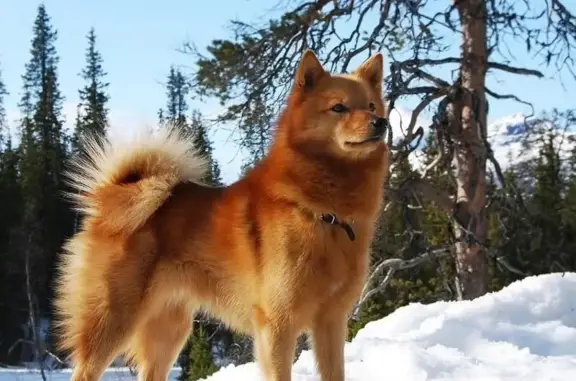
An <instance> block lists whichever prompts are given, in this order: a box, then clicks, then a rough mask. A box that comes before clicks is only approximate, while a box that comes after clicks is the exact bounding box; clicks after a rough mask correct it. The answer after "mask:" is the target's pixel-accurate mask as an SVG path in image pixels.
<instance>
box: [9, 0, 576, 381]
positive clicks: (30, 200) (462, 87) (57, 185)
mask: <svg viewBox="0 0 576 381" xmlns="http://www.w3.org/2000/svg"><path fill="white" fill-rule="evenodd" d="M450 3H451V5H447V6H446V9H445V10H443V11H437V10H435V12H434V13H430V12H429V11H428V8H427V6H428V5H427V2H424V1H423V2H414V1H395V2H392V1H389V0H359V1H356V2H350V1H339V2H333V1H327V0H314V1H306V2H304V1H296V2H293V3H290V4H287V5H286V7H290V8H286V9H285V13H284V14H283V15H282V16H281V17H280V18H278V19H273V20H271V21H270V22H269V23H267V24H264V25H250V24H249V23H242V22H235V23H233V27H234V28H235V30H234V35H235V38H234V39H231V40H214V41H213V42H212V43H211V44H210V46H208V48H207V52H208V53H207V55H206V54H201V53H200V51H198V50H196V49H195V48H193V46H188V47H187V52H188V53H189V54H190V56H191V58H192V59H193V60H194V62H195V64H196V65H195V67H196V70H195V71H194V72H192V73H184V72H182V71H181V70H179V69H177V68H176V67H171V68H168V75H167V82H166V88H165V91H166V98H167V100H166V105H165V107H163V108H161V109H160V110H159V113H158V119H159V122H164V121H174V122H178V123H179V125H180V126H181V127H182V128H187V129H193V130H195V131H197V132H199V133H198V135H197V141H196V144H197V145H198V147H200V149H201V150H202V152H204V153H205V154H206V155H208V156H209V157H211V155H212V147H211V142H210V139H209V138H208V133H207V128H206V124H205V123H204V119H203V117H202V114H201V113H200V112H199V111H198V110H191V109H189V105H188V101H189V100H190V99H191V97H192V96H205V97H215V98H217V99H219V100H220V101H221V102H222V103H223V104H224V105H226V110H225V112H224V113H223V114H222V115H220V117H219V119H218V121H219V122H222V123H235V124H236V125H237V126H238V127H239V130H240V132H241V140H240V141H239V144H240V145H241V146H242V147H243V148H244V149H246V150H247V152H249V159H248V161H247V162H246V163H245V168H249V167H250V166H251V165H253V164H254V163H255V162H257V161H258V160H259V159H260V158H261V157H262V156H263V155H264V154H265V152H266V147H267V144H268V142H269V139H270V131H271V127H272V126H273V123H274V121H275V115H276V113H277V112H278V110H279V108H280V107H281V106H282V102H281V100H282V99H283V97H284V96H285V94H286V91H287V89H288V86H287V84H289V82H290V76H291V75H292V69H293V67H294V65H295V63H296V62H297V59H298V57H299V55H300V53H301V51H302V50H303V49H304V48H307V47H309V48H312V49H314V50H315V51H316V52H317V53H318V55H319V57H320V58H321V59H322V61H323V62H324V64H325V65H326V66H327V68H329V69H332V70H342V71H346V70H349V69H350V68H349V67H348V66H349V64H350V61H351V59H352V58H354V57H355V56H359V55H361V54H370V53H372V52H374V51H383V52H386V53H388V55H389V56H390V57H393V60H392V62H390V63H388V64H387V74H388V75H387V77H386V83H385V85H386V95H387V98H388V99H387V100H388V102H389V104H390V110H393V108H394V106H395V105H396V103H400V102H402V101H403V100H404V99H407V98H409V97H417V99H418V100H419V101H420V103H419V104H418V107H416V109H415V110H414V113H413V119H412V120H410V121H408V123H405V124H407V126H408V127H407V131H406V132H407V133H406V136H405V137H404V138H403V139H400V140H398V139H396V140H394V139H393V137H392V136H390V137H389V138H390V140H389V142H390V146H391V147H392V148H393V149H392V154H391V159H392V167H391V170H392V172H391V173H392V175H391V176H390V178H389V179H388V181H387V183H386V184H384V185H383V186H385V187H386V195H385V200H383V201H384V202H383V203H384V208H383V210H382V214H381V217H380V219H379V221H378V228H377V233H376V236H375V238H374V241H373V244H372V263H373V269H374V270H375V272H374V273H373V277H371V279H370V282H369V284H368V285H367V287H366V292H365V293H364V294H363V297H362V300H361V303H360V304H359V308H358V309H357V310H356V311H355V313H354V314H353V315H352V316H351V319H350V333H349V336H350V338H352V337H353V336H354V335H355V333H356V332H357V331H358V329H360V328H361V327H363V326H364V325H365V324H366V323H367V322H369V321H372V320H375V319H378V318H381V317H384V316H386V315H387V314H389V313H391V312H393V311H394V310H395V309H397V308H398V307H400V306H403V305H406V304H407V303H411V302H422V303H430V302H434V301H438V300H460V299H470V298H474V297H477V296H480V295H483V294H484V293H486V292H490V291H494V290H498V289H500V288H502V287H503V286H505V285H507V284H509V283H510V282H512V281H514V280H517V279H520V278H522V277H525V276H528V275H533V274H542V273H548V272H554V271H574V270H576V149H574V148H572V149H571V150H566V147H575V146H576V144H574V142H572V143H571V144H572V145H570V142H569V140H570V139H573V136H572V135H571V134H570V131H573V129H574V126H575V125H576V111H575V110H556V109H554V110H547V111H546V112H542V113H540V114H538V115H535V116H533V117H532V118H530V119H528V120H527V121H526V123H525V125H524V126H523V128H524V132H523V133H522V139H523V141H524V142H525V149H526V150H531V151H533V152H535V154H534V155H533V157H532V158H530V159H528V160H524V161H522V162H518V161H512V162H511V165H509V166H507V167H506V168H505V169H504V170H502V169H501V168H500V166H499V164H498V163H497V161H496V160H495V158H494V154H493V152H492V151H491V146H490V144H489V142H488V140H489V138H490V137H489V136H486V133H487V116H488V112H489V107H488V106H489V100H490V101H494V102H497V101H500V100H502V99H517V100H519V101H521V100H520V99H518V98H517V97H516V96H515V95H508V94H498V93H496V92H494V91H492V90H490V89H489V88H487V87H486V78H485V76H486V73H487V72H488V71H489V70H499V71H501V72H504V73H508V74H510V75H529V76H536V77H541V76H542V73H540V72H539V71H537V70H533V69H530V68H523V67H516V66H510V65H508V63H502V62H499V61H497V58H499V56H498V54H499V48H501V46H502V45H503V44H505V43H506V41H505V37H504V36H506V35H511V34H512V33H515V34H516V35H517V36H521V37H522V38H525V40H526V46H527V47H526V49H527V50H528V51H534V50H538V51H539V53H538V54H540V55H542V56H543V57H544V60H545V62H547V64H548V65H549V66H551V67H554V68H555V69H557V70H558V71H560V70H566V65H569V63H567V62H570V61H569V60H568V59H567V58H570V54H573V52H574V49H573V48H574V47H575V46H576V27H575V25H576V19H575V17H574V16H573V14H572V13H571V12H570V10H569V9H568V8H567V7H566V6H564V4H563V3H562V2H561V1H557V0H555V1H552V2H543V1H540V2H535V3H539V4H538V5H539V6H541V7H544V8H545V7H550V8H549V9H546V11H547V13H545V14H546V17H543V18H541V19H539V20H540V22H541V23H542V24H541V25H540V24H539V25H540V26H538V25H535V24H531V22H532V21H533V20H535V19H536V16H537V15H538V14H540V13H539V10H538V9H531V8H529V7H526V9H523V8H522V7H521V5H518V4H517V3H522V2H513V1H508V0H497V1H483V0H470V1H467V2H461V1H455V2H453V4H452V2H450ZM534 8H536V4H534ZM366 14H372V15H377V16H378V17H376V18H375V19H376V21H374V20H372V21H367V20H368V18H364V16H363V15H366ZM532 14H534V15H536V16H532ZM350 17H352V20H354V22H357V23H358V24H357V25H356V27H354V28H352V31H348V30H344V29H343V27H342V25H341V24H338V22H339V21H341V20H347V19H348V18H350ZM537 27H539V28H542V30H543V29H544V28H548V31H549V33H548V34H546V35H544V34H543V33H538V29H537ZM440 29H441V30H442V33H440V32H439V30H440ZM339 32H340V33H339ZM344 32H346V33H350V35H349V36H348V35H344V34H343V33H344ZM506 32H507V33H508V34H506ZM554 33H556V34H554ZM441 34H450V35H453V36H457V37H458V38H461V39H462V46H461V48H460V49H461V52H460V56H459V57H442V52H443V51H445V44H447V42H446V41H445V38H443V37H442V35H441ZM56 41H57V32H56V29H55V28H54V27H53V26H52V25H51V22H50V17H49V16H48V14H47V11H46V9H45V7H44V6H43V5H41V6H39V8H38V14H37V18H36V20H35V22H34V25H33V37H32V41H31V50H30V53H31V57H30V60H29V62H28V63H27V64H26V65H25V68H24V75H23V76H22V81H23V86H22V96H21V98H20V103H19V107H20V119H19V121H18V125H17V134H18V139H15V137H14V136H12V135H11V133H10V131H9V130H8V128H7V125H8V121H7V120H6V112H5V109H4V107H3V103H2V102H3V97H4V96H5V95H6V94H7V92H8V91H10V92H12V91H14V90H13V89H5V87H4V85H3V84H2V81H1V75H0V127H1V128H0V200H1V202H0V311H1V313H0V366H2V365H16V364H20V363H22V362H24V361H38V360H42V361H45V362H46V363H51V364H56V365H59V363H58V359H59V358H60V357H59V354H58V353H55V352H54V349H53V344H52V343H53V338H52V337H51V334H50V332H51V327H50V321H51V315H52V306H51V300H52V284H53V279H54V275H55V274H54V269H55V263H56V261H57V260H58V255H59V253H60V247H61V245H62V243H63V242H64V240H65V239H66V238H67V237H69V236H70V235H71V234H73V232H74V230H75V227H76V226H77V222H78V218H80V216H78V215H77V214H76V213H75V212H74V211H73V210H72V209H71V205H70V204H69V203H68V202H67V200H66V199H64V198H63V197H62V193H63V192H64V191H65V190H66V182H65V179H64V177H63V175H62V170H63V169H64V168H65V166H66V161H67V159H69V158H70V157H71V156H72V155H75V154H81V150H82V147H81V145H80V144H79V140H78V139H79V138H80V137H81V136H83V135H84V134H87V133H93V132H104V131H106V129H107V128H108V124H109V121H108V107H107V102H108V101H109V94H108V93H107V86H108V84H107V82H106V79H105V78H106V72H105V60H104V58H103V57H102V56H101V54H100V53H99V51H98V49H97V44H96V33H95V31H94V30H93V29H92V30H90V31H89V32H88V35H87V49H86V51H85V56H86V64H85V67H84V68H83V69H82V71H81V75H82V78H83V79H84V81H85V86H84V87H83V88H81V89H79V98H80V103H79V105H78V113H77V117H76V120H75V128H74V131H73V132H72V133H70V134H69V133H68V132H67V131H65V130H64V129H63V128H62V126H63V120H62V111H61V110H62V100H63V96H62V94H61V93H60V90H59V86H58V70H57V68H58V53H57V49H56ZM437 57H440V58H437ZM478 57H481V58H482V59H478ZM500 58H501V57H500ZM247 62H249V63H251V64H250V65H247V64H246V63H247ZM441 65H454V66H455V67H456V68H457V69H458V70H457V71H458V73H459V74H458V76H457V78H455V79H450V80H448V79H446V78H441V77H440V76H439V75H438V74H437V72H435V71H434V69H435V68H436V67H438V66H441ZM568 71H570V68H568ZM0 74H1V73H0ZM569 80H571V79H569ZM424 108H432V110H433V111H434V117H433V120H432V124H431V125H430V126H425V127H426V128H427V129H426V130H424V129H423V128H422V127H420V126H417V125H416V118H417V117H418V114H419V113H420V112H421V111H422V110H423V109H424ZM417 145H420V146H421V147H424V148H423V158H422V159H421V160H422V163H423V167H424V168H425V169H424V171H422V170H416V169H415V168H413V167H412V165H411V164H410V161H409V160H408V158H409V157H410V155H413V154H414V152H413V151H414V148H415V146H417ZM211 160H212V167H211V168H212V170H211V171H210V173H209V175H208V178H207V179H206V180H207V181H209V182H211V183H214V184H221V183H222V181H221V178H220V168H219V166H218V163H217V162H216V161H215V160H213V159H211ZM194 324H195V326H196V327H197V328H198V329H195V330H194V332H193V334H192V335H191V340H190V341H189V343H188V344H187V345H186V347H185V349H184V350H183V353H182V356H181V360H180V363H181V365H182V366H183V377H182V378H184V379H186V380H190V381H192V380H195V379H198V378H199V377H203V376H206V375H208V374H210V373H212V372H214V371H215V370H216V369H217V368H218V367H220V366H222V365H226V364H228V363H236V364H239V363H243V362H246V361H251V360H252V359H251V357H250V349H251V343H250V340H249V338H246V337H242V336H239V335H236V334H234V333H233V332H230V331H228V330H226V329H225V328H224V327H222V326H221V325H220V324H219V323H218V322H217V321H213V320H209V319H205V318H204V317H198V319H197V320H196V321H195V323H194ZM300 344H301V345H300V346H299V350H301V349H303V348H306V347H307V343H306V342H305V340H304V339H302V340H301V341H300Z"/></svg>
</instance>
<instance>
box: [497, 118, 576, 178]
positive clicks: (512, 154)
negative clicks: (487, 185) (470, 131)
mask: <svg viewBox="0 0 576 381" xmlns="http://www.w3.org/2000/svg"><path fill="white" fill-rule="evenodd" d="M531 123H533V119H527V118H526V116H525V115H524V114H521V113H518V114H513V115H510V116H506V117H504V118H500V119H497V120H495V121H493V122H492V123H489V124H488V131H487V132H488V141H489V142H490V144H491V146H492V149H493V150H494V156H495V157H496V160H498V162H499V163H500V165H501V166H502V169H503V170H504V169H505V168H507V167H509V166H510V165H517V164H521V163H522V162H525V161H528V160H530V159H533V158H535V157H536V156H537V155H538V152H539V149H540V147H541V142H540V141H538V139H536V136H535V135H533V134H532V137H531V138H530V143H529V144H528V145H526V144H524V143H525V141H526V137H527V135H528V133H529V125H530V124H531ZM546 127H548V126H546ZM559 132H560V135H559V136H558V137H557V138H556V139H555V143H556V145H557V147H559V148H560V155H561V157H567V156H568V155H569V154H570V152H571V150H572V149H573V148H574V146H575V145H576V144H575V143H574V142H575V141H574V140H571V139H570V138H569V137H573V138H576V131H574V130H571V131H570V130H568V131H565V132H562V131H559Z"/></svg>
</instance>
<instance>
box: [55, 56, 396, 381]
mask: <svg viewBox="0 0 576 381" xmlns="http://www.w3.org/2000/svg"><path fill="white" fill-rule="evenodd" d="M382 67H383V62H382V56H381V55H380V54H377V55H375V56H373V57H371V58H370V59H369V60H367V61H366V62H365V63H363V64H362V65H361V66H360V67H359V68H358V69H356V70H355V71H354V72H353V73H351V74H340V75H333V74H330V73H328V72H326V71H325V70H324V69H323V68H322V66H321V64H320V63H319V61H318V60H317V58H316V56H315V55H314V53H312V52H310V51H308V52H306V53H305V54H304V56H303V57H302V60H301V62H300V64H299V67H298V69H297V71H296V74H295V78H294V86H293V89H292V90H291V93H290V95H289V97H288V101H287V105H286V107H285V109H284V111H283V113H282V115H281V117H280V119H279V122H278V125H277V128H276V133H275V136H274V140H273V142H272V144H271V147H270V150H269V152H268V154H267V156H266V157H265V158H264V159H263V160H262V161H261V162H260V163H258V164H257V165H256V166H255V167H254V168H253V169H251V170H250V171H249V172H248V173H247V174H246V175H245V176H244V177H243V178H241V179H240V180H239V181H237V182H235V183H234V184H231V185H229V186H225V187H218V188H217V187H209V186H206V185H203V184H201V183H200V182H199V179H200V178H201V177H202V174H203V173H204V170H205V169H206V163H205V162H204V161H203V159H201V158H200V157H199V156H198V155H197V154H196V153H195V152H194V151H193V150H191V148H190V147H192V142H191V139H190V137H186V136H183V135H181V134H177V133H174V132H173V131H172V132H160V133H158V134H156V135H154V134H150V135H146V136H143V137H140V138H139V139H136V140H135V141H134V142H132V143H130V144H128V145H124V146H123V145H119V144H117V143H116V142H111V141H110V140H103V141H100V140H98V139H92V140H88V141H86V142H85V145H86V146H87V147H88V156H89V157H88V159H87V160H78V161H77V162H76V169H75V171H73V172H71V174H70V178H71V179H72V181H73V184H74V185H75V187H76V189H77V190H78V191H79V192H78V194H77V196H76V201H77V202H78V204H79V209H81V210H82V211H83V212H84V213H85V214H86V217H85V218H84V220H83V222H82V226H81V229H80V231H79V232H78V233H77V234H76V235H75V236H74V237H73V238H72V239H71V240H70V241H69V242H67V244H66V246H65V251H66V253H65V254H64V255H63V261H62V264H61V266H60V270H61V271H60V276H59V279H58V284H57V286H58V287H57V300H56V307H57V313H58V328H59V329H60V338H61V340H60V347H61V349H63V350H66V351H69V352H70V354H71V357H72V359H73V361H74V362H75V370H74V373H73V377H72V380H73V381H80V380H85V381H93V380H97V379H98V378H99V377H100V375H101V373H102V372H103V370H104V369H105V367H107V366H108V365H109V363H110V362H111V361H112V360H113V359H114V358H115V357H116V356H117V355H118V354H120V353H124V354H126V355H128V356H130V357H131V358H133V360H134V361H135V363H136V365H137V366H138V371H139V375H140V379H141V380H165V378H166V376H167V373H168V371H169V368H170V367H171V366H172V365H173V363H174V361H175V359H176V357H177V355H178V353H179V351H180V350H181V348H182V346H183V344H184V342H185V340H186V338H187V337H188V335H189V334H190V329H191V319H192V317H193V314H194V313H195V312H197V311H200V310H203V311H206V312H208V313H210V314H212V315H213V316H216V317H218V318H220V319H221V320H222V321H223V322H225V323H226V324H228V325H229V326H230V327H232V328H234V329H236V330H238V331H240V332H244V333H248V334H251V335H253V336H254V338H255V350H256V358H257V360H258V362H259V365H260V367H261V369H262V371H263V374H264V376H265V379H266V380H268V381H288V380H290V379H291V365H292V360H293V356H294V349H295V343H296V339H297V336H298V335H299V334H300V333H302V332H309V333H310V334H311V338H312V345H313V349H314V352H315V356H316V360H317V364H318V370H319V373H320V375H321V379H322V380H323V381H343V380H344V360H343V347H344V342H345V337H346V322H347V314H348V313H349V311H350V309H351V308H352V306H353V305H354V303H355V302H356V300H357V298H358V297H359V294H360V292H361V288H362V286H363V283H364V281H365V279H366V275H367V268H368V264H369V244H370V241H371V239H372V235H373V232H374V225H375V220H376V217H377V215H378V213H379V209H380V206H381V200H382V196H383V194H382V189H383V183H384V179H385V177H386V176H387V173H388V151H387V147H386V145H385V143H384V139H383V136H382V135H383V134H382V131H377V135H376V136H374V134H375V133H376V132H375V124H374V121H376V120H379V121H382V119H379V117H383V116H384V115H385V110H384V103H383V99H382V85H381V84H382ZM338 103H340V104H342V105H344V106H345V107H344V108H342V107H341V108H340V109H337V108H333V106H334V105H335V104H338ZM324 213H330V214H334V215H335V216H336V217H338V218H339V219H340V220H342V221H345V222H348V223H349V224H351V226H352V228H353V230H354V233H355V235H356V239H355V240H353V241H352V240H350V239H349V237H348V235H347V234H346V232H345V230H344V229H342V228H340V227H339V226H338V225H331V224H329V223H326V222H324V221H321V220H320V218H319V216H320V215H321V214H324Z"/></svg>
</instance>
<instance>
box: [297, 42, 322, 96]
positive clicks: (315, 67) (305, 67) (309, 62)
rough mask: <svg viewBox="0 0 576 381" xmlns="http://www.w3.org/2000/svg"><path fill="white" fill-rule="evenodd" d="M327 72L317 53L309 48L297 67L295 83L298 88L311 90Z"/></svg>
mask: <svg viewBox="0 0 576 381" xmlns="http://www.w3.org/2000/svg"><path fill="white" fill-rule="evenodd" d="M326 74H327V72H326V71H325V70H324V68H323V67H322V64H321V63H320V61H318V58H317V57H316V54H314V52H313V51H312V50H310V49H307V50H306V51H305V52H304V55H303V56H302V58H301V59H300V63H299V64H298V68H297V69H296V75H295V76H294V84H295V86H296V87H297V88H300V89H303V90H311V89H313V88H314V87H315V86H316V85H317V84H318V81H320V79H321V78H322V77H323V76H325V75H326Z"/></svg>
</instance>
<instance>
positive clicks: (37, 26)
mask: <svg viewBox="0 0 576 381" xmlns="http://www.w3.org/2000/svg"><path fill="white" fill-rule="evenodd" d="M56 40H57V32H56V30H55V29H54V28H53V26H52V25H51V19H50V17H49V16H48V14H47V12H46V9H45V6H44V5H43V4H41V5H40V6H39V7H38V13H37V17H36V20H35V22H34V26H33V38H32V48H31V50H30V53H31V58H30V61H29V62H28V63H27V64H26V66H25V74H24V75H23V82H24V85H23V90H24V91H23V95H22V98H21V101H20V109H21V113H22V118H21V125H20V128H21V136H22V139H21V141H20V146H19V155H20V162H19V172H20V190H21V193H22V198H23V210H22V213H23V214H22V220H21V227H20V229H18V234H17V237H16V239H15V241H14V244H15V245H16V247H15V248H14V249H15V250H18V251H19V252H20V258H21V262H20V269H21V271H22V272H23V273H24V277H25V280H26V282H23V283H21V284H19V285H18V287H17V289H18V290H21V292H24V293H26V301H27V303H26V305H24V306H21V308H24V309H25V310H26V311H29V312H30V317H32V316H34V317H35V319H36V327H34V326H33V327H31V328H32V329H33V330H35V329H37V328H38V327H37V325H38V324H39V319H40V318H50V315H51V305H50V300H51V294H52V284H53V282H52V277H53V272H54V270H53V269H54V267H55V260H56V256H57V253H58V252H59V251H60V248H61V245H62V243H63V240H64V239H65V237H66V235H67V234H69V233H70V230H71V213H70V210H69V206H68V205H67V203H65V202H64V199H63V197H62V190H63V189H64V186H63V181H62V180H63V178H62V169H63V166H64V161H65V159H66V157H67V150H66V140H67V139H66V137H65V136H64V134H63V131H62V123H63V121H62V118H61V110H62V101H63V97H62V95H61V93H60V90H59V83H58V75H57V66H58V61H59V57H58V55H57V52H56V47H55V43H56ZM28 281H29V287H28ZM30 307H31V308H30ZM30 309H31V310H30ZM34 333H35V331H33V332H32V334H34Z"/></svg>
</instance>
